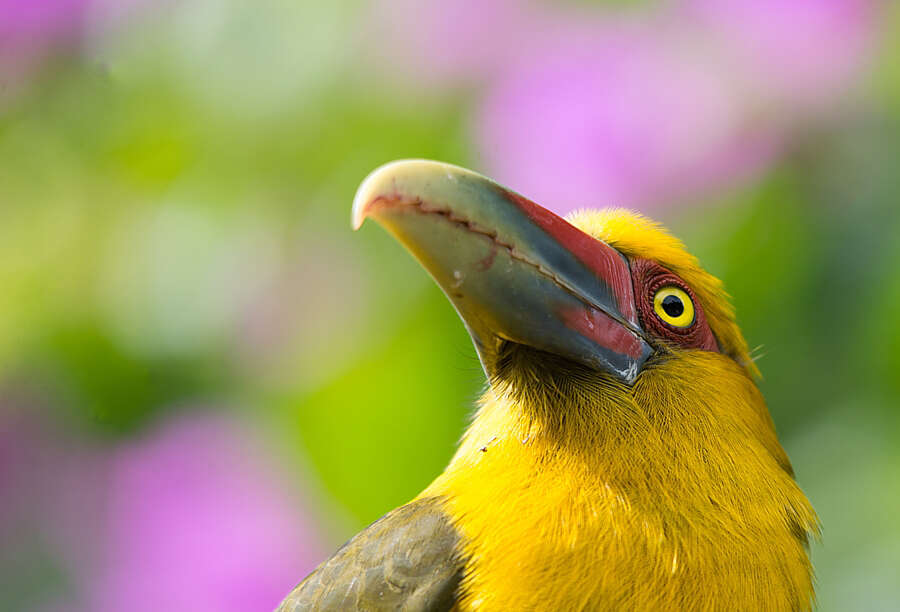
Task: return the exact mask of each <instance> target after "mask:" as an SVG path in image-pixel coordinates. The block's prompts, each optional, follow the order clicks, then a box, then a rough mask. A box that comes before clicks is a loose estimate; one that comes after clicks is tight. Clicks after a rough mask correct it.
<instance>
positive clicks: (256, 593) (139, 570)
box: [90, 416, 323, 612]
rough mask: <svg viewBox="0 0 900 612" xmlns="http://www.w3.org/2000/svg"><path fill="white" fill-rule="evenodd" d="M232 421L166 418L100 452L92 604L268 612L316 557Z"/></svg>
mask: <svg viewBox="0 0 900 612" xmlns="http://www.w3.org/2000/svg"><path fill="white" fill-rule="evenodd" d="M264 451H265V449H264V448H263V447H261V446H260V445H259V443H258V442H255V441H253V440H252V436H249V435H248V434H247V432H245V431H241V430H240V429H239V428H238V427H236V425H235V424H234V423H232V422H229V421H227V420H225V419H223V418H221V417H218V418H217V417H203V416H195V417H190V418H183V419H181V420H178V421H174V422H172V423H169V424H167V425H165V426H164V427H162V428H160V429H159V430H158V431H156V432H155V433H153V434H151V435H150V436H148V437H146V438H145V439H143V440H140V441H137V442H135V443H132V444H129V445H126V446H124V447H123V448H121V449H120V450H119V451H118V452H116V453H115V454H114V456H113V457H112V459H111V469H110V476H109V493H108V500H109V501H108V505H107V511H106V517H105V525H106V526H105V529H104V531H105V541H106V546H105V548H103V549H102V552H101V557H102V559H103V561H102V563H101V568H100V570H99V572H98V573H97V575H96V577H95V578H94V579H93V581H92V584H91V587H90V589H91V597H90V601H91V606H90V608H91V609H92V610H96V611H100V612H102V611H104V610H109V611H112V610H126V609H127V610H133V611H136V612H139V611H141V610H147V611H150V610H154V611H155V610H216V611H220V612H227V611H228V610H234V611H235V612H237V611H239V610H240V611H243V610H268V609H273V608H274V607H275V606H277V604H278V603H279V601H280V600H281V599H282V598H283V597H284V596H285V595H286V594H287V593H288V591H289V590H290V589H291V588H292V586H293V585H294V584H295V583H296V582H298V581H299V579H300V578H302V577H303V576H304V575H305V574H306V573H307V572H308V571H309V570H311V569H312V568H313V567H314V566H315V565H316V564H317V563H318V562H319V561H320V560H321V558H322V556H323V553H322V551H323V547H322V545H321V541H320V539H319V537H318V536H317V535H316V533H315V531H314V528H313V527H312V524H313V523H311V522H310V521H309V519H308V517H307V516H304V514H303V512H301V509H300V508H299V507H298V503H297V499H296V497H295V496H294V495H291V494H290V493H289V492H288V490H289V489H288V488H287V487H285V486H284V484H283V483H281V482H279V480H278V479H277V478H276V475H275V474H274V472H273V471H272V469H271V465H269V464H267V462H266V461H265V460H264V459H263V457H265V452H264Z"/></svg>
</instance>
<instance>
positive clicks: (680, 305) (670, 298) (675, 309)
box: [662, 295, 684, 319]
mask: <svg viewBox="0 0 900 612" xmlns="http://www.w3.org/2000/svg"><path fill="white" fill-rule="evenodd" d="M662 307H663V310H665V311H666V314H667V315H669V316H670V317H672V318H673V319H675V318H678V317H680V316H681V315H682V314H684V302H682V301H681V298H680V297H678V296H675V295H667V296H666V297H664V298H663V301H662Z"/></svg>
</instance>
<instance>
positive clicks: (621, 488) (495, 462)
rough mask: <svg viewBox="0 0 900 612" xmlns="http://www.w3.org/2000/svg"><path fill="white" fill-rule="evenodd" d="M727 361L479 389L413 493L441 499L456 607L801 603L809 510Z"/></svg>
mask: <svg viewBox="0 0 900 612" xmlns="http://www.w3.org/2000/svg"><path fill="white" fill-rule="evenodd" d="M729 362H730V360H727V358H723V357H721V356H711V355H710V354H708V353H700V352H697V353H696V354H688V355H682V356H679V357H677V358H675V359H674V360H671V361H669V362H667V363H665V364H659V365H658V366H656V367H657V368H658V369H659V370H661V371H658V372H655V373H654V372H652V371H651V372H645V375H643V376H642V377H641V378H640V379H639V380H638V381H637V382H636V384H635V385H634V386H633V387H626V386H623V385H619V384H615V383H612V382H610V381H609V380H607V379H605V378H603V377H594V378H593V379H590V377H587V378H585V375H584V374H583V373H576V375H577V376H579V379H578V380H577V381H576V382H573V383H572V384H568V383H567V381H566V380H565V379H564V378H563V379H561V378H559V377H558V376H557V375H556V373H555V372H554V369H553V368H548V369H545V370H544V371H543V372H542V373H541V374H538V373H536V372H534V371H524V372H523V373H521V375H520V376H519V377H518V378H516V379H514V380H509V381H508V385H506V386H504V385H495V386H494V387H492V388H491V389H490V390H489V391H488V392H487V393H486V394H485V396H484V397H483V399H482V402H481V408H480V410H479V413H478V415H477V417H476V419H475V421H474V422H473V424H472V426H471V428H470V429H469V431H468V432H467V433H466V435H465V437H464V439H463V441H462V444H461V446H460V448H459V451H458V452H457V454H456V455H455V457H454V458H453V460H452V462H451V464H450V466H448V468H447V470H446V471H445V473H444V474H442V475H441V476H440V477H439V478H438V479H437V480H436V481H435V482H434V483H433V484H432V485H431V487H429V489H428V490H426V492H425V493H424V495H440V496H443V497H444V498H445V499H446V500H447V501H446V504H447V508H446V509H447V512H448V514H449V515H450V516H451V517H452V519H453V520H454V522H455V525H456V527H457V528H458V529H459V531H460V532H461V534H462V536H463V540H464V541H465V542H466V544H465V548H466V554H467V557H468V558H469V559H470V561H469V567H468V568H467V573H466V576H467V577H466V579H465V581H464V585H463V588H464V591H465V592H464V598H463V603H464V604H465V605H474V604H475V603H479V605H480V606H481V607H480V608H479V609H481V610H493V609H620V608H628V609H671V608H678V607H679V602H680V603H681V604H684V602H694V603H697V606H696V607H703V605H701V602H703V601H706V602H709V603H710V604H711V605H714V607H717V608H722V609H767V610H778V609H805V608H808V607H809V602H810V598H811V593H812V586H811V578H810V566H809V561H808V559H807V555H806V550H805V546H804V544H805V538H806V534H807V533H810V532H814V531H815V529H816V519H815V515H814V513H813V511H812V509H811V508H810V506H809V504H808V502H807V501H806V499H805V497H804V496H803V493H802V492H801V491H800V489H799V488H798V487H797V485H796V483H795V482H794V480H793V478H792V477H791V474H790V473H789V469H790V467H789V464H788V462H787V458H786V456H785V455H784V452H783V451H782V450H781V447H780V446H779V445H778V442H777V440H776V439H775V436H774V431H773V430H772V426H771V421H770V420H769V418H768V413H767V411H766V409H765V405H764V403H763V402H762V397H761V396H760V395H759V392H758V391H757V390H756V387H755V385H754V384H753V382H752V381H751V380H750V379H748V378H747V377H746V374H745V373H744V372H743V371H742V370H740V368H738V367H736V366H735V367H731V366H729V365H728V363H729ZM731 363H733V362H731ZM711 371H714V373H715V375H716V380H717V381H718V384H717V385H716V386H715V388H712V387H711V388H708V389H707V388H705V386H704V384H703V378H702V376H699V374H700V373H702V372H706V373H707V374H708V373H709V372H711ZM529 381H530V382H529ZM513 383H515V384H520V385H527V384H531V385H533V386H532V388H525V389H514V388H512V387H511V386H509V385H512V384H513ZM538 385H543V387H539V386H538ZM551 576H552V577H554V578H553V580H550V577H551ZM560 581H562V583H563V584H568V585H569V587H570V588H565V589H561V588H560V587H559V585H560V584H561V582H560ZM544 584H546V585H547V588H543V587H542V586H541V585H544ZM723 603H724V604H730V605H724V607H723ZM691 606H692V607H693V603H692V604H691ZM681 607H683V605H682V606H681Z"/></svg>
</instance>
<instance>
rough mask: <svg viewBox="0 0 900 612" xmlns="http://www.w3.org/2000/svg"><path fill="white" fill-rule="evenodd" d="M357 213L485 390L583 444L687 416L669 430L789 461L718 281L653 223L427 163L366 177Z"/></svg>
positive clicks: (405, 164) (784, 462) (358, 220)
mask: <svg viewBox="0 0 900 612" xmlns="http://www.w3.org/2000/svg"><path fill="white" fill-rule="evenodd" d="M367 217H372V218H373V219H375V220H376V221H378V222H379V223H380V224H381V225H382V226H383V227H385V228H386V229H387V230H388V231H389V232H391V233H392V234H393V235H394V236H395V237H396V238H397V239H398V240H399V241H400V242H401V243H403V244H404V245H405V246H406V248H407V249H409V251H410V252H412V254H413V255H414V256H415V257H416V258H417V259H418V260H419V261H420V262H421V263H422V265H423V266H424V267H425V268H426V269H427V270H428V272H429V273H430V274H431V276H432V277H433V278H434V279H435V281H436V282H437V283H438V285H439V286H440V287H441V288H442V289H443V291H444V293H445V294H446V295H447V297H448V298H449V299H450V301H451V302H452V303H453V305H454V307H455V308H456V310H457V312H458V313H459V315H460V317H461V318H462V320H463V322H464V323H465V325H466V328H467V329H468V331H469V333H470V335H471V337H472V340H473V342H474V344H475V348H476V350H477V352H478V355H479V358H480V360H481V363H482V366H483V367H484V370H485V372H486V373H487V375H488V379H489V381H490V383H491V390H490V392H489V395H492V396H493V397H496V398H505V399H506V400H508V401H507V402H506V403H507V404H514V405H516V406H517V407H519V409H520V411H524V412H526V413H527V414H526V415H525V416H527V417H528V419H529V420H531V421H534V420H535V419H533V417H538V419H537V420H538V421H541V422H543V423H544V424H545V425H548V426H549V428H550V429H558V428H557V427H556V426H557V425H565V428H566V429H567V430H568V431H570V432H574V433H575V434H576V436H578V439H579V440H580V441H581V444H580V445H581V446H583V447H584V448H589V447H590V446H591V444H593V441H595V440H596V437H597V436H602V435H605V434H604V433H603V432H604V431H607V433H608V432H609V429H608V428H610V427H612V428H614V429H615V431H616V432H617V433H616V435H618V434H619V432H621V431H623V430H628V429H634V428H640V429H644V428H646V427H647V426H648V423H649V422H653V421H654V420H655V423H656V424H659V423H668V424H671V425H672V426H675V425H678V426H681V427H683V428H684V430H683V431H682V432H681V435H680V436H679V435H678V433H677V432H675V434H673V439H675V440H678V439H682V440H686V439H687V438H693V437H696V436H705V435H706V436H718V437H721V436H722V435H725V433H724V432H728V431H743V432H746V433H747V435H748V436H751V437H752V438H753V439H754V443H755V444H761V445H762V447H764V448H765V449H766V450H767V451H768V454H769V455H770V456H771V457H772V458H774V459H775V460H776V462H777V463H778V464H780V465H781V466H782V468H783V469H784V470H785V471H787V472H789V471H790V467H789V464H788V461H787V457H786V456H785V455H784V451H783V450H782V449H781V447H780V446H779V445H778V442H777V440H776V438H775V434H774V429H773V428H772V424H771V419H770V417H769V415H768V411H767V410H766V408H765V403H764V401H763V399H762V396H761V395H760V393H759V391H758V389H757V388H756V384H755V382H754V379H755V377H756V375H757V370H756V366H755V365H754V363H753V361H752V360H751V359H750V355H749V352H748V349H747V343H746V341H745V340H744V337H743V335H742V334H741V331H740V329H739V328H738V326H737V324H736V322H735V317H734V311H733V309H732V306H731V303H730V301H729V299H728V296H727V294H726V293H725V292H724V290H723V288H722V284H721V282H720V281H719V280H718V279H716V278H715V277H714V276H712V275H710V274H709V273H707V272H706V271H705V270H703V269H702V268H701V267H700V265H699V262H698V261H697V259H696V258H695V257H694V256H692V255H691V254H689V253H688V252H687V251H686V250H685V248H684V245H683V244H682V243H681V242H680V241H679V240H677V239H676V238H674V237H672V236H671V235H669V234H668V233H667V232H666V231H665V230H663V229H662V228H661V227H660V226H658V225H657V224H655V223H654V222H652V221H650V220H648V219H646V218H644V217H642V216H640V215H637V214H635V213H631V212H628V211H624V210H617V209H610V210H601V211H588V210H586V211H581V212H576V213H574V214H572V215H570V216H569V217H568V219H563V218H562V217H559V216H558V215H556V214H554V213H552V212H550V211H548V210H546V209H544V208H542V207H540V206H538V205H537V204H535V203H533V202H531V201H529V200H527V199H526V198H524V197H522V196H520V195H518V194H516V193H514V192H512V191H510V190H508V189H506V188H505V187H502V186H500V185H498V184H497V183H495V182H493V181H491V180H490V179H487V178H485V177H483V176H481V175H479V174H476V173H474V172H471V171H469V170H465V169H462V168H459V167H456V166H452V165H449V164H443V163H438V162H433V161H423V160H408V161H397V162H393V163H390V164H387V165H385V166H382V167H381V168H378V169H377V170H375V171H374V172H372V174H370V175H369V177H368V178H367V179H366V180H365V181H364V182H363V184H362V185H361V186H360V188H359V191H358V192H357V194H356V198H355V201H354V205H353V224H354V226H355V227H359V226H360V225H361V224H362V222H363V221H364V220H365V218H367ZM611 414H614V415H618V416H614V417H613V418H610V415H611ZM719 430H721V431H722V432H723V433H721V434H720V432H719ZM740 444H743V442H741V443H740Z"/></svg>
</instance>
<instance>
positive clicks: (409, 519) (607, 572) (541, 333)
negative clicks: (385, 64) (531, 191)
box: [280, 160, 818, 612]
mask: <svg viewBox="0 0 900 612" xmlns="http://www.w3.org/2000/svg"><path fill="white" fill-rule="evenodd" d="M367 217H371V218H373V219H375V220H376V221H377V222H378V223H380V224H381V225H382V226H383V227H384V228H385V229H387V230H388V231H389V232H391V233H392V234H393V235H394V236H395V237H396V238H397V240H399V241H400V242H401V243H402V244H403V245H404V246H406V248H407V249H409V251H410V252H411V253H412V254H413V255H414V256H415V257H416V258H417V259H418V260H419V261H420V262H421V263H422V265H423V266H424V267H425V268H426V269H427V270H428V272H429V273H430V274H431V276H432V277H433V278H434V280H435V281H436V282H437V283H438V285H440V287H441V288H442V289H443V291H444V293H445V294H446V295H447V297H448V298H449V299H450V301H451V302H452V303H453V305H454V307H455V308H456V310H457V312H458V313H459V315H460V317H461V318H462V320H463V323H464V324H465V326H466V328H467V329H468V331H469V332H470V335H471V337H472V340H473V342H474V344H475V348H476V350H477V352H478V356H479V358H480V360H481V364H482V366H483V368H484V371H485V372H486V374H487V380H488V385H487V389H486V390H485V392H484V395H483V396H482V397H481V400H480V402H479V407H478V411H477V414H476V415H475V417H474V420H473V421H472V424H471V426H470V427H469V429H468V431H467V432H466V433H465V435H464V436H463V438H462V441H461V443H460V446H459V449H458V451H457V453H456V454H455V456H454V457H453V458H452V459H451V461H450V464H449V465H448V467H447V468H446V470H445V471H444V472H443V473H442V474H440V475H439V476H438V477H437V478H436V479H435V480H434V482H433V483H432V484H431V485H429V486H428V487H427V488H426V489H425V490H424V491H423V492H422V493H421V494H420V495H419V496H418V497H417V498H416V499H414V500H413V501H411V502H410V503H409V504H407V505H405V506H403V507H401V508H398V509H397V510H394V511H393V512H390V513H388V514H387V515H386V516H384V517H383V518H381V519H380V520H378V521H376V522H375V523H373V524H372V525H371V526H369V527H368V528H367V529H365V530H364V531H362V532H361V533H360V534H358V535H357V536H355V537H354V538H353V539H351V540H350V541H349V542H347V544H345V545H344V546H343V547H342V548H341V549H340V550H338V551H337V552H336V553H335V554H334V556H332V557H331V558H330V559H328V560H327V561H325V562H324V563H323V564H322V565H320V566H319V567H318V568H317V569H316V570H315V571H314V572H313V573H312V574H310V575H309V576H308V577H307V578H306V579H305V580H304V581H303V582H301V583H300V584H299V585H298V586H297V587H296V588H295V589H294V591H293V592H292V593H291V594H290V595H288V597H287V598H286V599H285V601H284V602H283V603H282V605H281V608H280V609H281V610H282V611H284V612H288V611H299V610H484V611H494V610H540V611H575V610H730V611H733V610H765V611H776V610H806V609H809V608H810V607H811V606H812V604H813V584H812V569H811V566H810V562H809V559H808V555H807V545H808V538H809V536H810V535H813V534H816V533H817V532H818V521H817V518H816V515H815V513H814V511H813V509H812V507H811V506H810V504H809V502H808V501H807V499H806V497H805V496H804V494H803V492H802V491H801V490H800V488H799V487H798V486H797V484H796V482H795V481H794V478H793V472H792V469H791V465H790V462H789V460H788V457H787V455H786V454H785V452H784V450H783V449H782V447H781V445H780V444H779V442H778V439H777V438H776V435H775V430H774V427H773V424H772V420H771V417H770V416H769V412H768V409H767V407H766V404H765V401H764V400H763V397H762V395H761V394H760V392H759V390H758V388H757V386H756V383H755V380H756V377H757V376H758V372H757V368H756V366H755V365H754V363H753V361H752V360H751V358H750V355H749V352H748V349H747V343H746V341H745V340H744V338H743V336H742V334H741V331H740V330H739V328H738V326H737V324H736V323H735V316H734V311H733V309H732V306H731V304H730V301H729V298H728V296H727V295H726V293H725V292H724V290H723V288H722V284H721V283H720V281H719V280H718V279H716V278H715V277H713V276H711V275H710V274H709V273H707V272H706V271H704V270H703V269H702V268H701V267H700V265H699V263H698V261H697V259H696V258H695V257H693V256H692V255H690V254H689V253H688V252H687V251H686V250H685V248H684V246H683V245H682V243H681V242H679V241H678V240H677V239H675V238H673V237H672V236H671V235H670V234H668V233H667V232H666V231H665V230H663V229H662V228H660V226H658V225H657V224H655V223H653V222H652V221H649V220H648V219H646V218H644V217H642V216H640V215H638V214H635V213H632V212H628V211H624V210H616V209H612V210H600V211H594V210H585V211H581V212H576V213H573V214H571V215H570V216H568V217H567V218H566V219H563V218H561V217H559V216H557V215H555V214H554V213H552V212H550V211H548V210H546V209H544V208H541V207H540V206H538V205H536V204H534V203H533V202H531V201H529V200H527V199H526V198H524V197H522V196H520V195H518V194H516V193H514V192H512V191H510V190H508V189H506V188H504V187H502V186H500V185H498V184H496V183H495V182H493V181H491V180H489V179H487V178H485V177H483V176H481V175H478V174H476V173H474V172H471V171H468V170H464V169H462V168H458V167H455V166H451V165H448V164H443V163H438V162H433V161H424V160H407V161H398V162H393V163H390V164H387V165H385V166H382V167H381V168H379V169H377V170H375V171H374V172H373V173H372V174H370V175H369V177H368V178H367V179H366V180H365V181H364V182H363V184H362V185H361V186H360V188H359V191H358V192H357V194H356V198H355V201H354V203H353V225H354V227H359V226H360V224H362V222H363V220H364V219H366V218H367ZM422 405H423V409H427V407H428V398H427V397H423V398H422Z"/></svg>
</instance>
